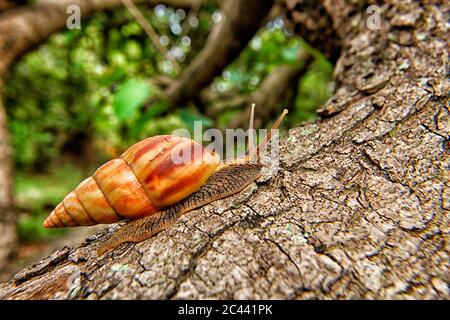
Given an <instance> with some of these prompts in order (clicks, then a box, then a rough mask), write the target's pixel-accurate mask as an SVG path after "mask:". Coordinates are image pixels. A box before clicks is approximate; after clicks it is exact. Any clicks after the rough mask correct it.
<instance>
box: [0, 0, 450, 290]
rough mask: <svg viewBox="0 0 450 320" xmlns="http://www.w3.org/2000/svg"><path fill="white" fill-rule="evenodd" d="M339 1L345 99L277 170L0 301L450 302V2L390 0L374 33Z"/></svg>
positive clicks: (299, 131)
mask: <svg viewBox="0 0 450 320" xmlns="http://www.w3.org/2000/svg"><path fill="white" fill-rule="evenodd" d="M290 2H291V3H292V2H293V1H290ZM297 2H298V3H301V2H303V1H297ZM331 3H332V5H333V6H334V10H327V12H326V13H325V14H327V15H328V16H327V17H326V19H329V21H330V22H331V23H330V24H329V25H328V28H333V29H334V30H332V32H334V33H336V34H337V35H338V36H339V39H341V40H340V41H339V44H338V46H339V47H340V50H341V51H340V52H341V53H340V56H339V59H338V61H337V65H336V72H335V80H336V84H337V91H336V94H335V95H334V97H333V98H332V99H330V101H329V102H328V103H327V105H326V106H325V107H324V108H323V111H322V113H321V114H323V115H324V116H326V118H322V119H319V120H318V121H316V122H315V123H310V124H306V125H304V126H302V127H299V128H296V129H292V130H291V131H290V132H289V136H288V137H287V139H285V140H284V141H283V143H282V148H281V168H280V171H279V172H278V173H277V174H274V173H273V172H272V173H270V172H269V173H267V175H265V177H264V178H263V179H262V180H260V181H259V182H258V183H257V184H255V185H253V186H252V187H251V188H248V189H247V190H246V191H245V192H243V193H241V194H239V195H236V196H233V197H230V198H227V199H224V200H222V201H218V202H215V203H213V204H210V205H208V206H206V207H204V208H202V209H200V210H196V211H193V212H191V213H189V214H187V215H185V216H184V217H183V218H182V219H180V221H179V222H178V223H177V224H176V225H175V226H174V227H172V228H170V229H168V230H167V231H164V232H162V233H160V234H159V235H157V236H155V237H154V238H152V239H149V240H147V241H144V242H142V243H139V244H125V245H122V246H121V247H119V248H118V249H117V250H116V251H114V252H113V253H110V254H107V255H106V256H104V257H101V258H98V257H97V256H96V253H95V251H96V248H97V247H98V246H99V244H100V243H101V242H102V241H104V240H105V239H106V237H107V236H108V233H110V232H111V230H112V229H116V228H117V226H112V227H111V228H110V230H107V231H105V232H103V233H100V234H98V235H97V236H95V237H92V238H90V239H87V241H86V242H85V243H83V244H81V245H80V246H79V247H77V248H74V249H69V248H63V249H61V250H58V251H57V252H55V253H54V254H53V255H52V256H50V257H49V258H47V259H45V260H43V261H41V262H39V263H38V264H36V265H35V266H33V267H31V268H28V269H26V270H23V271H22V272H20V273H19V274H17V275H16V276H15V277H14V279H13V280H12V281H11V282H9V283H5V284H3V285H2V286H1V287H0V298H3V299H20V298H27V299H43V298H77V299H84V298H89V299H105V298H114V299H119V298H127V299H133V298H141V299H144V298H168V299H170V298H288V299H294V298H300V299H303V298H426V299H430V298H441V299H448V298H450V293H449V287H448V284H449V283H450V272H449V270H450V262H449V231H450V230H449V225H450V223H449V222H450V221H449V210H450V201H449V198H450V197H449V196H450V191H449V175H448V169H449V165H450V163H449V149H450V147H449V134H450V124H449V112H450V106H449V103H448V98H449V96H448V92H449V88H450V85H449V82H448V78H447V76H448V69H447V68H448V52H447V49H448V39H447V38H448V36H447V35H448V30H447V29H446V28H447V24H446V23H447V20H448V19H447V18H448V10H449V8H448V5H446V4H444V3H443V2H438V1H422V2H416V1H414V2H413V1H403V2H398V1H393V0H392V1H387V2H386V3H384V4H382V5H380V7H381V29H379V30H370V29H368V28H367V25H366V19H367V15H366V12H365V7H364V6H363V5H362V3H357V2H356V1H352V2H345V1H343V0H338V1H328V0H323V1H322V2H321V6H323V7H326V6H329V5H330V4H331ZM300 7H301V6H295V5H294V6H292V7H291V8H292V10H293V11H295V12H291V13H290V16H291V17H294V16H295V15H296V11H297V10H299V9H300ZM307 10H308V7H305V8H303V9H302V12H300V14H302V15H303V16H304V15H308V11H307ZM292 21H293V22H295V23H297V25H298V26H297V29H296V30H300V29H302V25H301V24H302V23H304V20H302V19H300V20H298V21H296V20H295V19H294V18H292ZM308 21H309V20H308ZM309 22H310V23H314V20H313V21H309ZM308 28H312V29H313V30H314V26H311V25H310V26H308ZM319 29H320V28H319ZM312 38H314V37H312ZM334 50H335V48H331V51H330V52H334Z"/></svg>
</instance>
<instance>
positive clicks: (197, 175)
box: [44, 135, 219, 228]
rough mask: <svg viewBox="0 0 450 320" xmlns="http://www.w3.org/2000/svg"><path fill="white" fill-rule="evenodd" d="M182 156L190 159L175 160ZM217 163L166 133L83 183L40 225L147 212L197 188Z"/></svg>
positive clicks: (214, 157)
mask: <svg viewBox="0 0 450 320" xmlns="http://www.w3.org/2000/svg"><path fill="white" fill-rule="evenodd" d="M174 155H175V156H174ZM183 156H184V158H183V159H188V160H190V161H176V160H179V159H181V157H183ZM174 159H175V160H174ZM218 164H219V155H218V154H216V153H214V152H210V151H209V150H207V149H205V148H203V147H202V146H201V145H200V144H198V143H196V142H195V141H193V140H190V139H187V138H182V137H178V136H170V135H165V136H155V137H151V138H147V139H144V140H142V141H140V142H138V143H136V144H134V145H132V146H131V147H130V148H128V149H127V150H126V151H125V152H124V153H123V154H122V155H121V156H120V157H119V158H117V159H114V160H111V161H108V162H107V163H105V164H104V165H102V166H101V167H100V168H98V169H97V171H96V172H95V173H94V175H93V176H92V177H89V178H87V179H85V180H84V181H82V182H81V183H80V184H79V185H78V186H77V187H76V188H75V190H74V191H72V192H70V193H69V194H68V195H67V196H66V197H65V198H64V199H63V201H62V202H61V203H59V204H58V205H57V206H56V208H55V209H54V210H53V211H52V212H51V213H50V215H49V216H48V217H47V219H46V220H45V221H44V227H46V228H56V227H74V226H90V225H94V224H99V223H113V222H117V221H120V220H122V219H139V218H142V217H145V216H149V215H151V214H154V213H155V212H157V211H158V210H159V209H160V208H163V207H166V206H169V205H172V204H174V203H176V202H178V201H180V200H181V199H183V198H185V197H187V196H188V195H190V194H191V193H193V192H195V191H197V190H198V189H199V188H200V187H201V186H202V185H203V184H204V183H205V181H206V180H207V179H208V178H209V176H210V175H211V174H212V173H213V172H214V170H215V169H216V167H217V165H218Z"/></svg>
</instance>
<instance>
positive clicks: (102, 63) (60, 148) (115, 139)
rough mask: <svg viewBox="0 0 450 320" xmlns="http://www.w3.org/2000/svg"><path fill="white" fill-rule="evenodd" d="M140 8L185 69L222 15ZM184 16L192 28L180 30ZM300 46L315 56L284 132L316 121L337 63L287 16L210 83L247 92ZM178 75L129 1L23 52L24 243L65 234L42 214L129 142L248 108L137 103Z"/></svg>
mask: <svg viewBox="0 0 450 320" xmlns="http://www.w3.org/2000/svg"><path fill="white" fill-rule="evenodd" d="M140 9H141V11H142V13H143V14H144V16H145V18H146V19H147V20H148V21H149V22H150V23H151V25H152V26H153V27H154V29H155V30H156V31H157V32H158V34H159V36H160V43H161V44H162V45H164V46H166V47H167V49H168V50H170V52H171V53H172V55H173V56H174V57H175V58H176V59H177V61H178V63H179V64H180V65H181V67H186V66H187V65H188V64H189V62H190V61H192V59H193V58H194V57H195V56H196V54H197V53H198V52H199V51H200V50H201V48H202V47H203V45H204V43H205V41H206V38H207V36H208V34H209V32H210V30H211V28H212V26H213V25H214V24H215V23H217V22H218V20H220V13H219V11H218V9H217V7H215V6H214V5H213V4H208V5H205V6H203V7H202V8H201V10H200V12H199V14H198V15H197V17H196V18H194V19H190V21H185V20H186V19H187V15H186V12H185V11H184V10H182V9H178V10H174V9H171V8H168V7H165V6H163V5H159V6H157V7H155V8H151V9H150V8H146V7H140ZM186 24H189V25H190V27H189V32H188V34H183V32H182V26H183V25H186ZM301 50H308V51H310V52H311V53H312V54H313V55H314V61H313V62H312V63H311V64H310V65H309V66H308V69H307V71H306V72H305V73H304V74H303V75H302V76H301V78H300V79H299V81H298V83H295V84H294V85H295V86H296V88H294V89H295V91H296V97H295V102H294V105H289V106H288V107H289V109H290V113H289V117H288V119H287V121H286V123H284V127H283V130H284V131H286V129H288V128H290V127H294V126H297V125H299V124H300V123H302V122H303V121H308V120H313V119H314V117H315V110H316V109H317V108H318V107H319V106H321V105H322V104H323V103H324V102H325V101H326V100H327V99H328V98H329V96H330V93H331V89H330V83H331V76H332V66H331V64H330V63H329V62H328V61H326V60H325V59H324V58H323V57H322V56H321V55H320V54H318V53H316V52H315V51H314V50H312V49H311V48H308V47H307V45H306V44H305V43H304V42H303V41H302V40H301V39H299V38H298V37H294V36H292V35H291V34H290V33H289V32H287V31H286V27H285V25H284V23H283V20H282V19H281V18H275V19H272V20H270V21H269V22H268V23H267V24H266V25H265V27H264V28H262V29H261V30H260V31H259V33H258V34H257V35H256V36H255V37H254V38H253V39H252V41H251V42H250V43H249V45H248V47H247V48H246V49H245V50H244V51H243V52H242V53H241V55H240V56H239V58H238V59H237V60H236V61H234V62H233V63H232V64H230V65H229V66H228V67H227V68H226V70H225V71H224V72H223V73H222V75H221V76H219V77H217V78H216V79H215V81H214V83H213V84H212V88H211V90H212V91H213V92H215V93H226V92H233V94H237V95H239V94H249V93H251V92H253V91H255V90H256V89H257V88H258V87H259V85H260V84H261V82H262V81H263V80H264V79H265V77H266V76H267V75H268V74H270V73H271V72H272V71H273V70H274V69H275V68H276V67H277V66H279V65H282V64H296V63H299V61H298V55H299V52H300V51H301ZM177 75H178V73H177V71H176V70H175V69H174V68H173V66H172V64H171V63H170V61H167V60H166V59H165V58H164V57H163V56H162V55H161V54H160V53H159V51H157V50H156V49H155V47H154V46H153V45H152V43H151V41H150V40H149V39H148V37H147V35H146V34H145V33H144V31H143V29H142V28H141V27H140V25H139V24H138V23H137V22H136V21H135V20H134V19H133V18H132V16H131V15H130V14H129V13H128V12H127V11H126V10H124V9H121V10H114V11H109V12H102V13H97V14H95V15H93V16H91V18H90V19H89V20H86V21H83V28H82V29H81V30H67V31H63V32H61V33H58V34H55V35H53V36H52V37H51V38H50V39H49V41H48V42H46V43H45V44H44V45H42V46H40V47H39V48H38V49H37V50H35V51H33V52H31V53H29V54H27V55H26V56H25V57H23V58H22V59H21V60H20V62H19V63H18V64H17V65H16V66H15V68H14V70H13V71H12V73H11V75H10V77H9V79H8V81H7V84H6V86H5V89H4V90H5V91H4V96H5V107H6V110H7V116H8V118H9V129H10V132H11V143H12V146H13V148H14V165H15V174H16V177H15V194H14V202H15V206H16V209H17V210H18V212H19V213H20V215H19V224H18V232H19V236H20V240H21V241H22V243H27V242H31V241H36V240H42V241H46V240H51V239H53V238H55V237H58V236H60V235H61V234H62V233H64V232H65V231H64V230H46V229H44V228H42V227H41V224H42V221H43V220H44V218H45V216H46V215H48V213H49V212H50V211H51V210H52V209H53V207H54V206H55V205H56V204H57V203H58V202H60V201H61V199H62V198H63V197H64V196H65V195H66V194H67V193H68V192H69V191H71V190H72V189H73V188H74V187H75V186H76V185H77V184H78V183H79V182H80V181H81V180H82V179H83V178H84V177H86V176H88V175H90V174H92V172H93V170H94V169H95V167H96V166H98V164H99V163H102V162H104V161H106V160H108V159H111V158H114V157H116V156H117V155H118V154H120V153H121V151H123V150H124V149H125V148H126V147H127V146H129V145H131V144H133V143H135V142H137V141H138V140H140V139H142V138H145V137H148V136H152V135H158V134H168V133H171V132H172V131H173V130H174V129H177V128H186V129H188V130H191V128H192V124H193V121H196V120H201V121H202V122H203V128H204V129H207V128H208V127H218V128H227V127H228V126H229V123H230V121H231V120H232V119H233V117H235V116H237V115H238V114H239V112H240V111H241V110H240V109H239V108H233V107H232V106H230V107H229V108H226V109H225V110H221V111H220V112H219V113H218V114H217V115H216V116H214V118H212V117H210V116H208V115H207V114H202V113H201V112H200V111H199V110H198V109H197V108H196V107H195V106H193V105H186V106H178V108H177V109H176V110H174V111H172V110H171V111H170V112H167V108H168V107H167V106H166V105H165V104H164V103H163V102H158V103H156V104H154V105H152V106H151V108H150V109H149V110H148V111H147V112H143V113H142V112H140V111H139V110H140V107H141V106H142V105H143V103H144V102H146V101H147V100H148V99H149V98H150V97H152V96H153V95H155V94H157V90H158V89H157V87H156V86H155V84H154V81H152V79H155V78H158V77H160V78H164V77H168V78H172V79H176V78H177ZM280 107H281V105H280ZM272 120H273V119H272ZM268 124H269V123H267V124H266V125H268Z"/></svg>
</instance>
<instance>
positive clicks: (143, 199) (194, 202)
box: [43, 105, 287, 255]
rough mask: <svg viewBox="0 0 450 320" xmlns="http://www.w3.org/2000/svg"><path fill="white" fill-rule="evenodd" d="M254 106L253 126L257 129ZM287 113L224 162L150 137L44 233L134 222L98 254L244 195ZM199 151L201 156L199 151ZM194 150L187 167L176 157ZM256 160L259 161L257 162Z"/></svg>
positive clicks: (171, 139) (185, 144)
mask: <svg viewBox="0 0 450 320" xmlns="http://www.w3.org/2000/svg"><path fill="white" fill-rule="evenodd" d="M253 114H254V105H252V108H251V115H250V125H249V127H250V128H252V126H253ZM286 114H287V110H286V109H285V110H284V111H283V113H282V114H281V116H280V117H279V118H278V120H277V121H276V122H275V124H274V125H273V127H272V129H271V130H270V131H269V132H268V133H267V134H266V136H265V137H264V138H263V139H262V141H261V142H260V144H259V145H258V146H257V147H255V148H253V138H252V134H249V150H248V152H247V153H246V155H244V156H243V157H240V158H237V159H234V160H232V161H230V162H222V163H221V162H220V157H219V155H218V154H217V153H215V152H213V151H209V150H207V149H206V148H204V147H203V146H201V145H200V144H198V143H197V142H195V141H193V140H191V139H187V138H183V137H179V136H173V135H163V136H154V137H150V138H146V139H144V140H141V141H140V142H137V143H136V144H134V145H132V146H131V147H129V148H128V149H127V150H126V151H125V152H124V153H123V154H122V155H121V156H120V157H119V158H117V159H113V160H110V161H108V162H106V163H105V164H103V165H102V166H101V167H100V168H98V169H97V170H96V171H95V173H94V174H93V175H92V176H91V177H88V178H87V179H85V180H83V181H82V182H81V183H80V184H79V185H78V186H77V187H76V188H75V190H74V191H72V192H70V193H69V194H68V195H66V197H65V198H64V199H63V200H62V201H61V203H59V204H58V205H57V206H56V207H55V209H54V210H53V211H52V212H51V213H50V214H49V216H48V217H47V218H46V219H45V221H44V223H43V226H44V227H46V228H57V227H75V226H90V225H94V224H101V223H114V222H118V221H121V220H124V219H127V220H130V222H128V223H127V224H125V225H123V226H122V227H121V228H120V229H119V230H117V231H116V232H115V233H114V234H112V235H111V237H110V238H109V239H107V240H106V241H105V242H104V243H103V244H101V245H100V247H99V248H98V250H97V253H98V255H103V254H104V253H105V252H106V251H109V250H112V249H115V248H116V247H117V246H119V245H120V244H122V243H125V242H141V241H143V240H146V239H148V238H150V237H152V236H153V235H155V234H156V233H158V232H160V231H162V230H164V229H166V228H167V227H169V226H170V225H172V224H174V223H175V221H176V220H177V219H178V218H179V217H180V216H181V215H182V214H184V213H186V212H188V211H191V210H194V209H196V208H199V207H201V206H204V205H206V204H208V203H210V202H213V201H216V200H219V199H222V198H225V197H228V196H231V195H233V194H236V193H238V192H240V191H242V190H243V189H244V188H245V187H247V186H248V185H249V184H250V183H252V182H253V181H255V180H256V179H258V178H259V177H260V175H261V168H262V167H263V165H262V164H261V162H260V161H259V158H260V154H261V150H262V148H263V147H265V146H266V145H267V144H268V143H269V142H270V140H271V137H272V130H273V129H276V128H278V126H279V125H280V123H281V121H282V120H283V118H284V116H285V115H286ZM194 149H196V150H197V151H200V152H195V150H194ZM186 150H187V151H190V150H194V152H193V154H191V155H190V158H189V160H190V161H188V162H187V163H186V162H182V161H180V163H178V162H175V161H174V159H173V155H174V154H175V155H177V154H179V155H183V153H184V152H186ZM255 159H256V161H254V160H255Z"/></svg>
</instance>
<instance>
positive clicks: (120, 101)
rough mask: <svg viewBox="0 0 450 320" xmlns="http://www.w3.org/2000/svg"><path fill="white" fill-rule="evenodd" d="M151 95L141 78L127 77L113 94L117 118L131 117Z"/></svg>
mask: <svg viewBox="0 0 450 320" xmlns="http://www.w3.org/2000/svg"><path fill="white" fill-rule="evenodd" d="M150 95H151V90H150V87H149V85H148V84H147V83H146V82H145V81H142V80H137V79H129V80H127V81H126V82H125V83H124V84H123V85H122V86H121V87H120V89H119V90H118V91H117V92H116V94H115V95H114V112H115V114H116V117H117V118H118V119H119V120H122V121H124V120H126V119H128V118H129V117H131V116H132V115H133V114H134V113H135V112H137V111H138V109H139V108H140V107H142V106H143V104H144V103H145V102H146V101H147V99H148V98H149V97H150Z"/></svg>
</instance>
